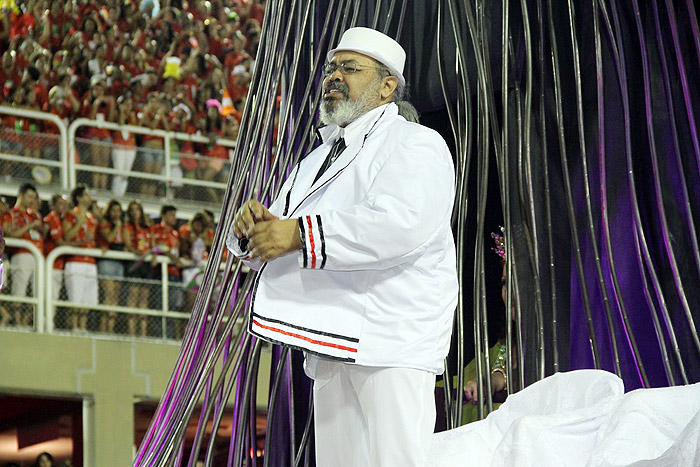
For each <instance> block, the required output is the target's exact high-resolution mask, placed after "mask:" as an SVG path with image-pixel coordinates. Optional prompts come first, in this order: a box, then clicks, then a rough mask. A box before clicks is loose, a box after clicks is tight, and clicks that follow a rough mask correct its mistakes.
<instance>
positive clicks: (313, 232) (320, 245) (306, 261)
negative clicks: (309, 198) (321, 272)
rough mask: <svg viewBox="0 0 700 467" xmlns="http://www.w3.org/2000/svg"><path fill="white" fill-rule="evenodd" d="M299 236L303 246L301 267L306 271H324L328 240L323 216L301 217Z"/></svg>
mask: <svg viewBox="0 0 700 467" xmlns="http://www.w3.org/2000/svg"><path fill="white" fill-rule="evenodd" d="M299 235H300V237H301V244H302V257H301V258H300V262H301V266H302V267H303V268H306V269H323V268H324V267H325V266H326V240H325V237H324V235H323V223H322V222H321V216H319V215H315V216H303V217H300V218H299Z"/></svg>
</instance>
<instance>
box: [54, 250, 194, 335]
mask: <svg viewBox="0 0 700 467" xmlns="http://www.w3.org/2000/svg"><path fill="white" fill-rule="evenodd" d="M63 255H80V256H92V257H94V258H95V259H116V260H122V261H124V260H126V261H138V260H140V259H141V257H139V256H138V255H136V254H134V253H130V252H127V251H115V250H102V249H99V248H81V247H75V246H59V247H57V248H55V249H53V250H51V253H49V255H48V256H47V257H46V261H45V263H44V268H45V269H44V271H45V272H44V273H45V275H46V277H48V276H49V275H50V272H51V270H52V269H53V265H54V262H55V261H56V258H58V257H59V256H63ZM152 258H153V255H152V254H150V253H149V254H147V255H146V256H145V257H144V258H143V259H144V260H145V261H151V260H152ZM156 262H157V263H159V264H160V268H161V279H160V280H161V282H162V287H161V297H162V300H161V303H162V308H161V310H160V312H153V311H148V310H144V309H141V308H131V307H122V306H117V305H89V306H88V307H87V308H90V309H95V310H105V311H116V312H123V313H139V314H142V315H157V316H161V317H180V318H181V317H182V314H181V313H172V312H170V311H169V303H168V286H169V283H168V264H172V262H171V261H170V258H168V257H167V256H163V255H156ZM45 297H46V298H45V299H46V310H47V313H48V312H51V311H52V310H53V309H54V300H53V281H46V293H45ZM57 302H60V304H61V305H63V306H70V307H74V308H86V306H85V305H84V304H82V303H74V302H68V301H63V300H57ZM46 323H47V332H49V333H51V332H53V327H54V325H53V316H50V317H48V318H47V319H46Z"/></svg>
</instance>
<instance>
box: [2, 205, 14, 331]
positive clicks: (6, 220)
mask: <svg viewBox="0 0 700 467" xmlns="http://www.w3.org/2000/svg"><path fill="white" fill-rule="evenodd" d="M10 230H12V213H11V212H10V208H9V206H8V205H7V201H6V200H5V198H4V197H2V196H0V231H2V233H0V265H2V266H3V267H2V268H1V269H2V272H0V290H3V286H4V285H5V284H7V278H8V272H9V268H10V263H9V261H7V254H6V253H5V238H4V237H5V236H8V233H9V232H10ZM9 323H10V312H9V311H7V308H5V306H4V302H0V326H4V325H6V324H9Z"/></svg>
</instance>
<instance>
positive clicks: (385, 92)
mask: <svg viewBox="0 0 700 467" xmlns="http://www.w3.org/2000/svg"><path fill="white" fill-rule="evenodd" d="M398 85H399V80H398V78H397V77H396V76H387V77H386V78H384V82H383V84H382V88H381V92H380V96H381V98H382V101H386V100H389V98H390V97H391V95H392V94H393V93H394V91H395V90H396V86H398Z"/></svg>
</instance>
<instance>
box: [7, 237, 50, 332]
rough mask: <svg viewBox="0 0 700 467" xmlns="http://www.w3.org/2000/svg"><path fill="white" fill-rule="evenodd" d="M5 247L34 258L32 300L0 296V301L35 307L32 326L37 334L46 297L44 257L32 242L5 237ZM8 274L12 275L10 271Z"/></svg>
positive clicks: (42, 321)
mask: <svg viewBox="0 0 700 467" xmlns="http://www.w3.org/2000/svg"><path fill="white" fill-rule="evenodd" d="M5 247H6V248H7V247H13V248H24V249H26V250H29V252H30V253H31V254H32V256H34V261H35V265H36V269H35V270H34V284H33V285H32V289H33V290H34V298H32V299H30V298H25V297H14V296H9V297H8V296H6V295H0V300H2V301H15V302H22V303H31V304H33V305H35V306H36V314H35V315H34V326H35V327H36V331H37V332H43V331H44V325H45V319H44V318H45V313H44V302H45V296H46V282H47V281H46V275H45V273H46V270H45V269H44V267H43V261H44V255H43V254H42V252H41V251H40V250H39V248H37V247H36V245H34V244H33V243H32V242H30V241H29V240H24V239H21V238H8V237H5ZM10 273H12V271H10ZM48 282H51V281H48Z"/></svg>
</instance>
